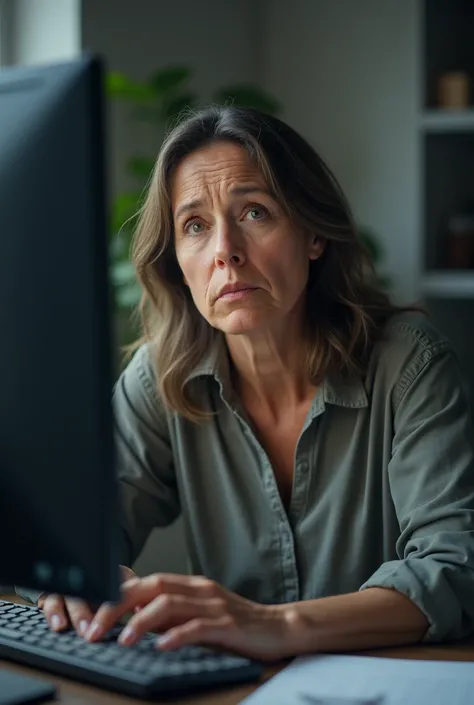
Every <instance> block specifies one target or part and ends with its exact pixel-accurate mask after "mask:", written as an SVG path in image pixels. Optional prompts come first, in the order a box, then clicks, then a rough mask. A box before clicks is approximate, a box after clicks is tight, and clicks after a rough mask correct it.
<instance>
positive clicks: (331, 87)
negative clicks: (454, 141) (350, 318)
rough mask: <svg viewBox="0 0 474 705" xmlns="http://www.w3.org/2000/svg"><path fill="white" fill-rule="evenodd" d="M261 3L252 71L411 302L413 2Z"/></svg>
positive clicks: (414, 266) (415, 183)
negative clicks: (261, 35)
mask: <svg viewBox="0 0 474 705" xmlns="http://www.w3.org/2000/svg"><path fill="white" fill-rule="evenodd" d="M263 2H264V6H265V18H266V19H265V49H264V52H263V65H262V72H261V79H262V81H263V82H264V84H265V85H266V86H267V87H268V88H269V89H271V90H273V91H274V92H275V94H276V95H277V97H279V98H280V99H281V101H282V103H283V105H284V108H285V112H284V117H285V118H286V119H287V120H288V122H290V124H291V125H292V126H293V127H295V128H296V129H297V130H299V131H300V132H301V133H302V134H303V135H304V136H305V137H306V138H308V139H309V140H310V141H311V143H312V144H313V145H314V146H315V147H316V148H317V149H319V151H320V152H321V154H322V156H323V157H324V158H325V159H326V160H327V161H328V163H329V165H330V167H331V168H332V169H333V171H334V173H335V175H336V177H337V178H338V180H339V181H340V182H341V185H342V187H343V189H344V190H345V191H346V193H347V195H348V197H349V200H350V202H351V204H352V206H353V209H354V211H355V215H356V217H357V219H358V220H359V221H361V222H362V223H364V224H366V225H369V226H372V227H373V229H374V231H375V232H376V233H377V234H378V235H379V236H380V239H381V241H382V242H383V244H384V246H385V248H386V253H387V269H388V270H389V271H390V272H391V273H392V275H393V278H394V283H395V293H396V294H397V295H398V296H399V297H400V298H401V299H404V300H410V299H411V298H412V297H414V296H415V295H416V289H417V287H416V284H417V279H418V271H419V256H420V255H419V244H418V237H417V228H418V219H419V210H418V209H419V203H420V194H419V176H418V174H419V172H418V167H419V165H418V153H417V149H418V142H417V138H416V115H417V110H418V100H419V98H418V82H419V72H420V67H419V57H420V54H421V47H420V29H419V15H420V7H419V6H420V2H419V0H355V1H354V0H291V2H289V1H288V0H263Z"/></svg>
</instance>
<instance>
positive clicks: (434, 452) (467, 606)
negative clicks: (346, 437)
mask: <svg viewBox="0 0 474 705" xmlns="http://www.w3.org/2000/svg"><path fill="white" fill-rule="evenodd" d="M393 398H394V405H395V410H394V416H393V423H394V437H393V446H392V457H391V461H390V463H389V469H388V472H389V482H390V490H391V494H392V498H393V502H394V506H395V510H396V514H397V517H398V521H399V524H400V538H399V540H398V542H397V546H396V550H397V556H398V558H399V560H394V561H390V562H387V563H384V564H383V565H382V566H381V567H380V568H379V569H378V570H377V571H376V572H375V574H374V575H372V577H371V578H370V579H369V580H368V581H367V582H366V583H364V585H363V586H362V587H361V589H365V588H369V587H376V586H377V587H385V588H392V589H395V590H397V591H399V592H400V593H402V594H404V595H406V596H407V597H408V598H410V599H411V600H412V601H413V602H414V604H415V605H417V607H418V608H419V609H420V610H421V611H422V612H423V613H424V614H425V616H426V617H427V619H428V622H429V625H430V626H429V629H428V630H427V632H426V634H425V636H424V640H425V641H440V640H445V639H460V638H463V637H466V636H468V635H469V634H471V633H472V632H473V631H474V437H473V428H472V424H471V418H470V413H469V410H468V404H467V400H466V397H465V394H464V390H463V386H462V380H461V375H460V372H459V368H458V364H457V360H456V357H455V355H454V353H453V352H452V349H451V347H450V346H449V345H447V344H438V346H433V347H432V348H427V349H425V350H424V351H423V352H422V353H421V354H420V355H419V357H418V358H417V359H416V361H415V362H414V363H413V364H412V365H411V367H410V369H409V370H407V372H406V374H405V375H404V376H403V377H402V379H401V380H400V381H399V383H398V385H397V388H396V389H395V392H394V397H393Z"/></svg>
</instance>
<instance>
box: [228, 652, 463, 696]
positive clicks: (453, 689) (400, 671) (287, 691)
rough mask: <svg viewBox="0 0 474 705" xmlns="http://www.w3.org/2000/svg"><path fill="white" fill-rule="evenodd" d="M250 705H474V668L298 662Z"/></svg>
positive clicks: (322, 659)
mask: <svg viewBox="0 0 474 705" xmlns="http://www.w3.org/2000/svg"><path fill="white" fill-rule="evenodd" d="M242 702H243V703H245V705H474V663H455V662H452V661H411V660H404V659H388V658H369V657H364V656H311V657H305V658H300V659H297V660H295V661H294V662H293V663H292V664H291V665H290V666H288V667H287V668H285V669H284V670H283V671H281V672H280V673H279V674H278V675H276V676H275V677H274V678H272V679H271V680H270V681H269V682H268V683H266V684H265V685H263V686H262V687H261V688H259V689H258V690H257V691H255V693H253V695H251V696H250V697H249V698H246V699H245V700H244V701H242Z"/></svg>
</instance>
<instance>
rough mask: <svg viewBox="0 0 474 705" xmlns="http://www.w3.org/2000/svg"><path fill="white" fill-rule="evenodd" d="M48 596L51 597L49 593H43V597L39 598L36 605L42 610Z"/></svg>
mask: <svg viewBox="0 0 474 705" xmlns="http://www.w3.org/2000/svg"><path fill="white" fill-rule="evenodd" d="M48 595H49V592H42V593H41V595H40V596H39V597H38V601H37V603H36V605H37V607H39V609H40V610H42V609H43V607H44V603H45V601H46V598H47V597H48Z"/></svg>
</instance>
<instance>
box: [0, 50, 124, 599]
mask: <svg viewBox="0 0 474 705" xmlns="http://www.w3.org/2000/svg"><path fill="white" fill-rule="evenodd" d="M102 84H103V79H102V69H101V65H100V62H99V61H98V60H96V59H93V58H86V59H80V60H77V61H74V62H70V63H67V64H61V65H57V66H50V67H38V68H16V69H15V68H14V69H5V70H2V71H0V335H1V344H0V541H1V544H0V545H1V546H2V550H1V552H0V583H3V584H16V585H21V586H24V587H30V588H35V589H38V590H45V591H48V592H59V593H63V594H71V595H79V596H82V597H84V598H86V599H89V600H91V601H94V602H96V601H97V602H100V601H102V600H104V599H108V600H112V599H115V598H116V597H117V596H118V584H119V582H118V562H119V556H118V545H117V537H118V530H117V497H116V487H115V475H114V453H113V432H112V419H111V415H112V413H111V404H110V397H111V389H112V372H111V366H112V362H111V360H112V356H111V344H110V339H111V336H110V329H111V326H110V316H109V296H108V277H107V226H106V198H105V179H104V171H105V167H104V114H103V113H104V111H103V91H102Z"/></svg>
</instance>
